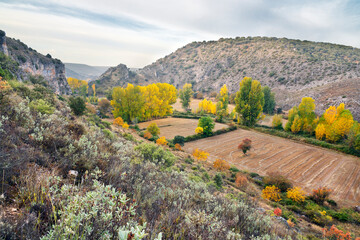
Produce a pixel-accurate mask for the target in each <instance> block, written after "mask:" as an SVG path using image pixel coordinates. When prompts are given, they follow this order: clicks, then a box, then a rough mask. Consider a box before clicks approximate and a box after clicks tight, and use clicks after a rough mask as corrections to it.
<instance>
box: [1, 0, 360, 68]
mask: <svg viewBox="0 0 360 240" xmlns="http://www.w3.org/2000/svg"><path fill="white" fill-rule="evenodd" d="M0 29H1V30H4V31H5V32H6V34H7V36H9V37H13V38H16V39H20V40H21V41H23V42H25V43H26V44H27V45H28V46H29V47H32V48H34V49H36V50H37V51H39V52H41V53H43V54H47V53H50V54H51V55H52V56H53V57H56V58H59V59H61V60H62V61H63V62H73V63H85V64H90V65H99V66H114V65H117V64H119V63H124V64H126V65H127V66H128V67H143V66H145V65H147V64H150V63H152V62H154V61H156V60H157V59H158V58H160V57H164V56H165V55H168V54H170V53H171V52H174V51H175V50H176V49H177V48H180V47H182V46H184V45H185V44H187V43H190V42H192V41H203V40H217V39H219V38H221V37H237V36H240V37H242V36H245V37H246V36H269V37H286V38H294V39H301V40H312V41H322V42H331V43H338V44H345V45H350V46H354V47H358V48H360V0H349V1H348V0H323V1H322V0H319V1H317V0H300V1H299V0H238V1H236V0H176V1H173V0H142V1H140V0H43V1H40V0H0Z"/></svg>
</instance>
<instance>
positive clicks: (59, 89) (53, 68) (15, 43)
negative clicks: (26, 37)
mask: <svg viewBox="0 0 360 240" xmlns="http://www.w3.org/2000/svg"><path fill="white" fill-rule="evenodd" d="M0 51H1V52H2V53H3V54H5V55H6V56H8V57H10V58H12V59H13V60H14V61H16V62H17V63H18V64H19V68H18V70H17V72H14V73H13V74H14V75H16V76H17V78H18V80H20V81H26V80H29V79H30V78H31V77H36V78H39V77H40V78H41V77H43V78H44V80H45V81H46V82H47V84H48V85H49V86H50V87H51V88H52V89H53V90H54V92H55V93H57V94H70V93H71V89H70V87H69V84H68V83H67V80H66V77H65V66H64V64H63V63H62V62H61V61H60V60H59V59H53V58H52V57H51V56H50V55H49V54H48V55H46V56H44V55H42V54H40V53H38V52H37V51H36V50H34V49H32V48H29V47H28V46H27V45H26V44H25V43H23V42H21V41H20V40H15V39H13V38H9V37H6V35H5V32H4V31H1V30H0Z"/></svg>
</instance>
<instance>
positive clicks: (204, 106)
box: [196, 98, 216, 114]
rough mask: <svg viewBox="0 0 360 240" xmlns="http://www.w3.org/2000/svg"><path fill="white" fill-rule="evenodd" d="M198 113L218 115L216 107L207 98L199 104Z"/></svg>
mask: <svg viewBox="0 0 360 240" xmlns="http://www.w3.org/2000/svg"><path fill="white" fill-rule="evenodd" d="M196 111H197V112H205V113H212V114H215V113H216V105H215V104H214V103H213V102H212V101H211V100H207V99H206V98H205V99H204V100H202V101H201V102H199V107H198V109H197V110H196Z"/></svg>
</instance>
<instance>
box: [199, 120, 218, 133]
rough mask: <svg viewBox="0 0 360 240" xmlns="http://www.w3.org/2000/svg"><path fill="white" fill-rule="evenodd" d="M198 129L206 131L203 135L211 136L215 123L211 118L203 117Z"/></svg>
mask: <svg viewBox="0 0 360 240" xmlns="http://www.w3.org/2000/svg"><path fill="white" fill-rule="evenodd" d="M198 127H202V128H203V129H204V132H203V135H205V136H211V134H212V130H213V129H214V127H215V123H214V120H213V119H212V118H211V117H201V118H200V119H199V123H198Z"/></svg>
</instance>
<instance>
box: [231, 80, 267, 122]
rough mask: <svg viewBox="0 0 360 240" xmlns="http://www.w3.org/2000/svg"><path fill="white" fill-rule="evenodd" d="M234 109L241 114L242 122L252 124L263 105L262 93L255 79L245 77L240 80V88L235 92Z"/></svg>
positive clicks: (258, 115) (257, 117)
mask: <svg viewBox="0 0 360 240" xmlns="http://www.w3.org/2000/svg"><path fill="white" fill-rule="evenodd" d="M235 102H236V107H235V110H236V112H238V113H239V114H240V115H241V119H242V123H243V124H244V125H246V126H254V125H255V123H256V121H257V120H258V119H259V117H260V114H261V112H262V110H263V106H264V93H263V92H262V89H261V84H260V82H259V81H257V80H252V78H249V77H245V78H244V79H243V80H242V81H241V82H240V90H239V91H238V92H237V93H236V98H235Z"/></svg>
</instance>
